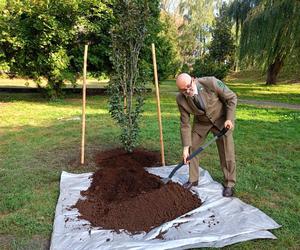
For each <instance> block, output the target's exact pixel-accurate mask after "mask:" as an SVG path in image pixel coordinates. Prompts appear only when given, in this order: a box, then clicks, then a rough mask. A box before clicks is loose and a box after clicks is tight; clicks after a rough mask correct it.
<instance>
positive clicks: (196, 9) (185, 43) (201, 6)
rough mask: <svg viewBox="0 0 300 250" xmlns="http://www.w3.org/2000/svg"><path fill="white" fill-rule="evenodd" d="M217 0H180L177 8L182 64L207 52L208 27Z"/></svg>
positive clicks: (209, 36) (188, 62)
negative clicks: (180, 17) (179, 20)
mask: <svg viewBox="0 0 300 250" xmlns="http://www.w3.org/2000/svg"><path fill="white" fill-rule="evenodd" d="M219 2H221V1H218V0H181V1H180V4H179V10H180V13H181V15H183V21H182V24H181V26H180V27H179V34H180V37H179V42H180V43H179V44H180V48H181V56H182V58H183V64H187V65H191V64H193V62H194V60H195V58H198V57H199V56H200V57H203V56H204V55H205V53H207V46H208V44H209V42H210V40H211V33H210V27H211V26H212V22H213V20H214V11H215V9H216V4H218V3H219Z"/></svg>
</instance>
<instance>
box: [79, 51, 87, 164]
mask: <svg viewBox="0 0 300 250" xmlns="http://www.w3.org/2000/svg"><path fill="white" fill-rule="evenodd" d="M87 52H88V45H85V46H84V58H83V85H82V130H81V161H80V162H81V164H84V145H85V104H86V68H87Z"/></svg>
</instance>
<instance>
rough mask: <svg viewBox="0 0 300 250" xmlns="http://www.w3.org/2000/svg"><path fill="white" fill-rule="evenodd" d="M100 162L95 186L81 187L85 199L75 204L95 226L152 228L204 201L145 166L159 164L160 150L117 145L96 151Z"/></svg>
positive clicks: (94, 179) (82, 215)
mask: <svg viewBox="0 0 300 250" xmlns="http://www.w3.org/2000/svg"><path fill="white" fill-rule="evenodd" d="M96 162H97V164H98V165H99V167H100V166H101V167H102V168H101V169H99V170H98V171H97V172H95V173H94V174H93V176H92V183H91V186H90V187H89V188H88V189H87V190H85V191H81V195H82V196H85V199H84V200H81V199H80V200H78V201H77V203H76V204H75V205H74V207H76V208H77V209H78V210H79V212H80V214H81V216H80V218H83V219H85V220H88V221H90V223H91V224H92V226H100V227H102V228H105V229H114V230H119V229H126V230H128V231H130V232H132V233H135V232H139V231H146V232H148V231H150V229H151V228H153V227H157V226H159V225H161V224H162V223H164V222H167V221H170V220H173V219H175V218H177V217H179V216H180V215H182V214H184V213H186V212H188V211H190V210H193V209H195V208H197V207H199V206H200V205H201V201H200V200H199V198H198V197H197V196H196V195H194V194H192V193H191V192H189V191H187V190H185V189H184V188H182V186H180V185H179V184H176V183H172V182H170V183H168V184H167V185H165V184H163V183H162V182H161V181H160V178H159V177H158V176H155V175H152V174H149V173H148V172H147V171H145V170H144V167H151V166H159V154H158V153H153V152H148V151H145V150H136V151H135V152H133V153H131V154H129V153H126V152H125V151H123V150H122V149H114V150H110V151H106V152H101V153H99V154H98V155H96Z"/></svg>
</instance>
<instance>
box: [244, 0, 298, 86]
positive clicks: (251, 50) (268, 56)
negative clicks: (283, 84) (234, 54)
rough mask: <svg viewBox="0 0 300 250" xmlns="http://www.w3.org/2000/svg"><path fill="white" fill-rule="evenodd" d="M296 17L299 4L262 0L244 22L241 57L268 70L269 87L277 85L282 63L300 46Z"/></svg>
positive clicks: (279, 0)
mask: <svg viewBox="0 0 300 250" xmlns="http://www.w3.org/2000/svg"><path fill="white" fill-rule="evenodd" d="M299 13H300V2H299V1H294V0H293V1H284V0H263V1H261V3H260V4H259V5H258V6H257V7H255V8H254V9H253V10H252V11H251V12H250V13H249V15H248V17H247V19H246V20H245V22H244V26H243V29H242V34H241V57H242V58H243V59H245V60H246V61H247V62H248V63H249V64H253V63H258V64H259V65H260V66H261V67H262V68H263V69H264V70H265V69H268V79H267V83H268V84H274V83H275V82H276V79H277V74H278V73H279V71H280V69H281V67H282V65H283V63H284V61H285V60H286V58H287V57H289V56H291V55H293V53H295V52H296V51H297V50H295V49H296V48H297V47H298V48H299V46H300V35H299V34H300V15H299ZM298 51H299V50H298ZM298 57H299V55H298Z"/></svg>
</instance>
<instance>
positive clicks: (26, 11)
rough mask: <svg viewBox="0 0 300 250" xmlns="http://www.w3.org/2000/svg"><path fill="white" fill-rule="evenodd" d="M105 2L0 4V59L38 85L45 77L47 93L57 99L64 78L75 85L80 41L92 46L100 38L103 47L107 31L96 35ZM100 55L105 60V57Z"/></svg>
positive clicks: (106, 14)
mask: <svg viewBox="0 0 300 250" xmlns="http://www.w3.org/2000/svg"><path fill="white" fill-rule="evenodd" d="M109 3H110V1H109V0H104V1H96V0H86V1H83V2H82V1H76V0H73V1H64V0H49V1H34V0H24V1H6V3H5V7H4V8H3V9H2V11H1V12H2V13H1V17H0V29H1V36H0V60H2V61H6V62H7V63H8V66H9V69H10V71H11V72H13V73H15V74H17V75H18V76H20V77H25V78H32V79H34V80H35V81H36V82H37V83H38V85H40V82H41V79H42V78H45V79H46V80H47V87H46V89H47V90H48V94H49V95H51V96H54V97H56V96H59V95H60V94H61V88H62V86H63V85H64V81H65V80H68V81H70V82H72V83H74V84H75V82H76V72H79V69H80V71H81V68H82V66H80V67H79V61H80V62H81V63H80V65H81V64H82V55H79V54H80V53H81V51H80V50H81V47H83V44H84V42H86V40H89V39H90V38H93V39H91V40H92V41H94V42H95V41H96V39H99V37H100V38H103V39H102V40H101V41H100V43H101V44H105V43H107V42H106V40H105V39H104V37H105V36H106V33H107V32H106V33H105V32H102V35H99V33H98V32H99V31H103V30H104V29H108V28H107V26H109V22H110V21H109V20H110V19H111V10H110V9H109ZM103 27H104V28H103ZM96 33H97V34H98V36H95V35H94V34H96ZM97 42H98V43H99V41H97ZM79 48H80V49H79ZM95 48H97V46H95ZM92 51H93V50H92ZM97 51H99V49H98V50H97V49H96V52H97ZM79 52H80V53H79ZM101 55H102V54H100V53H99V55H98V58H101ZM103 57H104V61H105V60H106V61H108V56H107V53H105V52H104V56H103ZM103 57H102V58H103ZM90 58H91V66H96V67H100V66H103V65H104V64H105V63H102V64H100V63H99V61H101V59H95V57H91V56H90ZM105 58H106V59H105ZM98 69H99V68H98Z"/></svg>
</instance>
